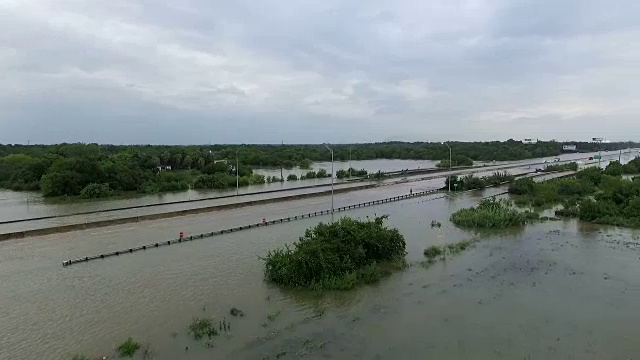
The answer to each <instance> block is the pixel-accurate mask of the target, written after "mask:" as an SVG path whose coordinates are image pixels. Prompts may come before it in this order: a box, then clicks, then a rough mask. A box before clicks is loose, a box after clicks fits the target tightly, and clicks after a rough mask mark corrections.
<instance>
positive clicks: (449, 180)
mask: <svg viewBox="0 0 640 360" xmlns="http://www.w3.org/2000/svg"><path fill="white" fill-rule="evenodd" d="M442 144H443V145H445V146H446V147H448V148H449V176H447V179H448V180H447V183H448V184H449V192H451V165H452V164H451V146H449V144H447V143H445V142H443V143H442Z"/></svg>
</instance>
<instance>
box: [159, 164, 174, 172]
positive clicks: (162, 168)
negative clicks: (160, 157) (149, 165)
mask: <svg viewBox="0 0 640 360" xmlns="http://www.w3.org/2000/svg"><path fill="white" fill-rule="evenodd" d="M156 168H157V169H158V171H164V170H171V165H166V166H163V165H160V166H156Z"/></svg>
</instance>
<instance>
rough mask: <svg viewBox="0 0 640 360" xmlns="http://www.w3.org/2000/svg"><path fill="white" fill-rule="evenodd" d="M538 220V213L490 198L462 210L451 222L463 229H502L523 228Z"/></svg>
mask: <svg viewBox="0 0 640 360" xmlns="http://www.w3.org/2000/svg"><path fill="white" fill-rule="evenodd" d="M536 219H538V215H537V214H536V213H533V212H530V211H521V210H518V209H517V208H515V207H514V206H513V204H512V203H511V202H510V201H508V200H505V199H495V198H488V199H483V200H482V201H480V203H479V204H478V206H476V207H472V208H466V209H460V210H458V211H456V212H454V213H453V214H452V215H451V222H453V223H454V224H455V225H456V226H459V227H463V228H477V229H502V228H507V227H512V226H522V225H525V224H527V223H528V222H531V221H532V220H536Z"/></svg>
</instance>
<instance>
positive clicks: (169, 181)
mask: <svg viewBox="0 0 640 360" xmlns="http://www.w3.org/2000/svg"><path fill="white" fill-rule="evenodd" d="M575 144H576V145H577V146H578V150H579V151H584V152H589V151H598V150H603V151H606V150H618V149H626V148H629V147H640V144H637V143H606V144H595V143H575ZM449 145H450V146H451V148H452V150H453V153H454V163H455V164H454V165H459V164H458V162H462V161H457V160H459V159H463V157H466V158H468V159H472V160H476V161H491V160H496V161H504V160H522V159H527V158H534V157H545V156H555V155H558V154H560V153H561V152H562V145H563V144H562V143H559V142H538V143H536V144H523V143H522V142H520V141H515V140H509V141H505V142H467V143H465V142H452V143H449ZM332 148H333V150H334V158H335V159H336V160H338V161H340V160H349V159H350V158H351V159H352V160H371V159H414V160H446V161H445V162H447V161H448V158H449V150H448V149H447V147H446V146H444V145H442V144H440V143H402V142H389V143H373V144H353V145H332ZM236 151H237V154H238V158H239V162H240V167H239V173H240V176H241V179H240V185H241V186H244V185H248V184H252V183H264V182H270V181H274V178H264V177H261V176H259V175H255V174H254V173H253V171H252V169H251V167H283V168H293V167H296V166H299V167H300V168H303V169H309V168H310V165H311V164H312V162H318V161H330V160H331V154H330V152H329V151H327V149H326V148H325V147H324V146H323V145H202V146H163V145H123V146H118V145H98V144H58V145H0V187H2V188H8V189H13V190H41V191H42V192H43V194H44V195H45V196H62V195H69V196H75V195H81V194H83V196H84V197H102V196H108V195H111V194H112V193H113V192H122V191H136V192H142V193H152V192H162V191H179V190H185V189H187V188H189V187H196V188H226V187H235V181H236V180H235V159H236ZM224 160H228V161H227V162H224ZM447 165H448V164H447ZM167 166H170V167H171V170H170V171H166V167H167ZM159 167H162V168H163V170H162V171H159ZM180 170H182V171H180ZM341 175H344V174H341ZM357 175H361V174H353V176H357ZM282 180H283V179H279V178H278V181H282ZM83 190H84V193H83Z"/></svg>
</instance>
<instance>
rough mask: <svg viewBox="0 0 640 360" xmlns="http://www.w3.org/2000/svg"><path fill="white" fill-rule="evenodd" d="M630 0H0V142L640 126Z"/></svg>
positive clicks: (637, 51) (344, 136)
mask: <svg viewBox="0 0 640 360" xmlns="http://www.w3.org/2000/svg"><path fill="white" fill-rule="evenodd" d="M639 115H640V1H637V0H615V1H605V0H548V1H547V0H538V1H518V0H495V1H482V0H470V1H464V0H442V1H440V0H437V1H436V0H433V1H432V0H412V1H405V0H393V1H389V0H384V1H383V0H367V1H364V0H280V1H276V0H233V1H221V0H170V1H165V0H109V1H106V0H95V1H91V0H0V143H26V142H27V141H30V142H31V143H53V142H100V143H116V144H120V143H125V144H126V143H156V144H157V143H174V144H206V143H209V142H211V143H241V142H242V143H279V142H280V141H285V142H286V143H319V142H325V141H327V142H333V143H337V142H372V141H388V140H405V141H442V140H448V139H456V140H492V139H508V138H516V139H521V138H530V137H532V138H541V139H552V138H555V139H558V140H565V139H576V140H578V139H589V138H591V137H605V138H607V139H611V140H640V117H639Z"/></svg>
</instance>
